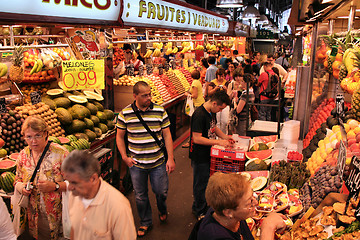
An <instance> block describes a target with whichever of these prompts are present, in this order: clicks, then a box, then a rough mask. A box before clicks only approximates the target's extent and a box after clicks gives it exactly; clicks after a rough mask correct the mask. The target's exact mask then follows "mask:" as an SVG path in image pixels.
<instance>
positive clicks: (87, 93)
mask: <svg viewBox="0 0 360 240" xmlns="http://www.w3.org/2000/svg"><path fill="white" fill-rule="evenodd" d="M83 93H84V94H85V96H86V98H88V99H94V100H96V101H102V100H104V97H103V96H101V95H100V94H97V93H95V92H93V91H84V92H83Z"/></svg>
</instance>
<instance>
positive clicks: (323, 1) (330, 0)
mask: <svg viewBox="0 0 360 240" xmlns="http://www.w3.org/2000/svg"><path fill="white" fill-rule="evenodd" d="M332 1H333V0H322V2H321V3H322V4H324V3H329V2H332Z"/></svg>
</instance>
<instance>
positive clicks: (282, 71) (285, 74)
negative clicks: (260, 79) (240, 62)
mask: <svg viewBox="0 0 360 240" xmlns="http://www.w3.org/2000/svg"><path fill="white" fill-rule="evenodd" d="M267 61H268V62H269V63H271V67H275V68H277V69H278V70H279V73H280V78H281V81H282V82H283V83H284V82H285V81H286V79H287V78H288V76H289V74H288V72H287V71H286V70H285V69H284V68H283V67H282V66H281V65H279V64H277V63H275V59H274V56H273V55H272V54H268V55H267ZM264 71H265V70H264V66H262V67H261V68H260V75H261V74H262V73H263V72H264Z"/></svg>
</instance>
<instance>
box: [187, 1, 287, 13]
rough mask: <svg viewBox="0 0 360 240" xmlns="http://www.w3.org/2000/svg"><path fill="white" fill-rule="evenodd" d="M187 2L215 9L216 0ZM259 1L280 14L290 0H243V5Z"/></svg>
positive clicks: (263, 5) (261, 4)
mask: <svg viewBox="0 0 360 240" xmlns="http://www.w3.org/2000/svg"><path fill="white" fill-rule="evenodd" d="M186 2H187V3H190V4H193V5H196V6H199V7H202V8H205V5H206V6H207V8H206V9H208V10H215V9H216V0H186ZM255 3H259V4H260V6H261V7H266V8H268V9H272V11H274V12H275V13H278V14H281V13H282V12H284V11H285V10H287V9H289V8H291V5H292V0H243V4H244V6H246V5H248V4H255ZM261 7H260V9H259V10H260V13H261Z"/></svg>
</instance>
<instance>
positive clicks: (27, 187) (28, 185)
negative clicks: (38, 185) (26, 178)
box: [25, 182, 34, 191]
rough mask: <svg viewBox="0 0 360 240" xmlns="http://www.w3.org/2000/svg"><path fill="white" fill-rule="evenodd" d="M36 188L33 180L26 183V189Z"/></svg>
mask: <svg viewBox="0 0 360 240" xmlns="http://www.w3.org/2000/svg"><path fill="white" fill-rule="evenodd" d="M33 188H34V186H33V185H32V184H31V182H28V183H27V184H26V187H25V189H26V190H28V191H29V190H31V189H33Z"/></svg>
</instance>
